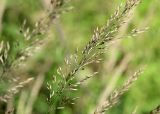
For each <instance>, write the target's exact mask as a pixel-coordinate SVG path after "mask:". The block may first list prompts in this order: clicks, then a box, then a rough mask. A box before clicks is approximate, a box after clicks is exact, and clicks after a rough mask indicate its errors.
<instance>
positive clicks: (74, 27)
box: [0, 0, 160, 114]
mask: <svg viewBox="0 0 160 114" xmlns="http://www.w3.org/2000/svg"><path fill="white" fill-rule="evenodd" d="M48 1H49V0H0V33H1V34H0V40H6V41H10V43H11V44H12V43H13V41H20V42H23V37H22V36H21V35H20V34H19V29H20V27H21V24H22V22H23V20H24V19H27V21H28V23H29V25H28V26H33V23H34V22H35V21H36V20H38V19H39V18H40V17H41V16H42V15H43V14H44V10H46V9H47V8H48V7H47V3H48ZM121 2H125V1H124V0H123V1H121V0H73V1H72V2H70V3H69V4H70V6H73V7H74V8H73V9H72V10H71V11H70V12H68V13H65V14H62V15H61V16H60V18H59V19H57V20H56V22H55V23H54V24H53V26H52V27H51V29H50V31H51V33H50V34H51V35H50V38H51V41H50V42H49V45H47V46H46V47H45V49H44V50H43V51H42V52H40V53H39V54H38V58H39V59H40V60H41V61H44V62H46V61H49V62H50V63H51V66H50V67H47V68H46V69H47V73H46V75H45V81H44V86H43V87H42V89H41V91H40V94H39V96H38V97H37V100H36V102H35V105H34V110H33V114H45V113H46V112H47V107H48V104H47V103H46V97H47V96H48V95H47V94H48V93H47V90H46V87H45V86H46V82H47V80H49V79H50V78H49V77H50V76H52V75H53V74H54V72H56V69H57V68H58V66H61V65H62V64H63V62H64V58H65V57H66V56H67V55H69V54H72V53H74V51H75V50H76V48H80V49H81V48H83V46H85V44H86V43H87V42H88V41H89V40H90V38H91V36H92V34H93V31H94V29H95V28H96V27H97V26H103V25H104V24H105V23H106V21H107V19H108V18H109V16H110V15H111V14H112V13H113V12H114V10H115V9H116V7H117V6H118V5H119V4H120V3H121ZM159 12H160V1H159V0H142V3H141V4H140V5H139V6H138V8H136V10H135V11H134V13H133V14H132V15H131V16H130V18H129V24H128V25H127V26H126V27H124V30H122V31H121V33H120V34H125V33H127V31H128V30H130V28H132V27H138V28H144V27H148V26H149V28H150V29H149V30H147V31H146V32H145V33H143V34H141V35H139V36H136V37H135V38H128V39H123V40H121V41H117V42H116V43H114V44H113V45H112V46H111V47H110V48H109V50H108V52H107V53H106V54H105V55H104V56H103V57H102V58H103V59H104V61H103V62H102V63H100V64H92V65H89V66H88V67H87V68H86V70H85V71H84V72H82V73H80V74H78V76H77V77H79V78H81V76H82V75H83V74H90V73H92V72H95V71H99V74H98V75H97V76H96V77H94V78H92V79H90V80H89V81H87V82H86V83H85V84H84V85H83V86H82V87H81V88H80V89H79V91H78V92H76V96H78V97H80V99H79V100H77V102H76V104H75V105H74V106H68V107H66V109H65V110H62V111H57V114H87V113H88V114H89V113H92V111H93V110H94V108H95V106H96V104H97V103H98V102H99V101H100V100H101V97H102V96H103V93H104V92H105V90H108V92H110V91H112V90H113V88H114V87H119V86H120V85H121V84H122V83H123V81H124V80H125V79H126V78H127V77H128V76H129V75H131V74H133V72H134V71H135V70H136V69H138V68H139V67H140V66H145V71H144V73H143V74H142V76H141V77H140V78H139V79H138V81H137V82H136V83H135V84H134V86H133V87H132V88H131V89H130V91H129V92H127V93H126V94H125V95H124V96H123V97H122V98H121V100H120V102H119V103H118V105H116V106H115V107H113V108H112V109H110V110H109V111H108V113H110V114H120V113H122V114H128V113H131V112H132V111H133V110H134V109H135V107H137V114H147V113H148V112H149V111H150V110H152V109H153V108H155V107H156V106H157V105H158V104H160V89H159V88H160V76H159V71H160V13H159ZM38 62H39V61H38ZM42 64H43V63H41V64H40V66H38V65H35V66H36V67H37V66H38V68H41V65H42ZM35 66H33V69H32V70H33V71H34V70H35V69H36V70H37V68H36V67H35ZM42 68H43V67H42ZM37 71H38V70H37ZM109 85H110V86H111V88H109V87H110V86H109ZM23 91H27V90H23ZM23 91H22V92H23ZM106 94H107V93H106ZM20 95H21V93H19V94H18V95H17V98H16V100H15V104H17V103H18V100H19V96H20ZM2 113H3V111H2Z"/></svg>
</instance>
